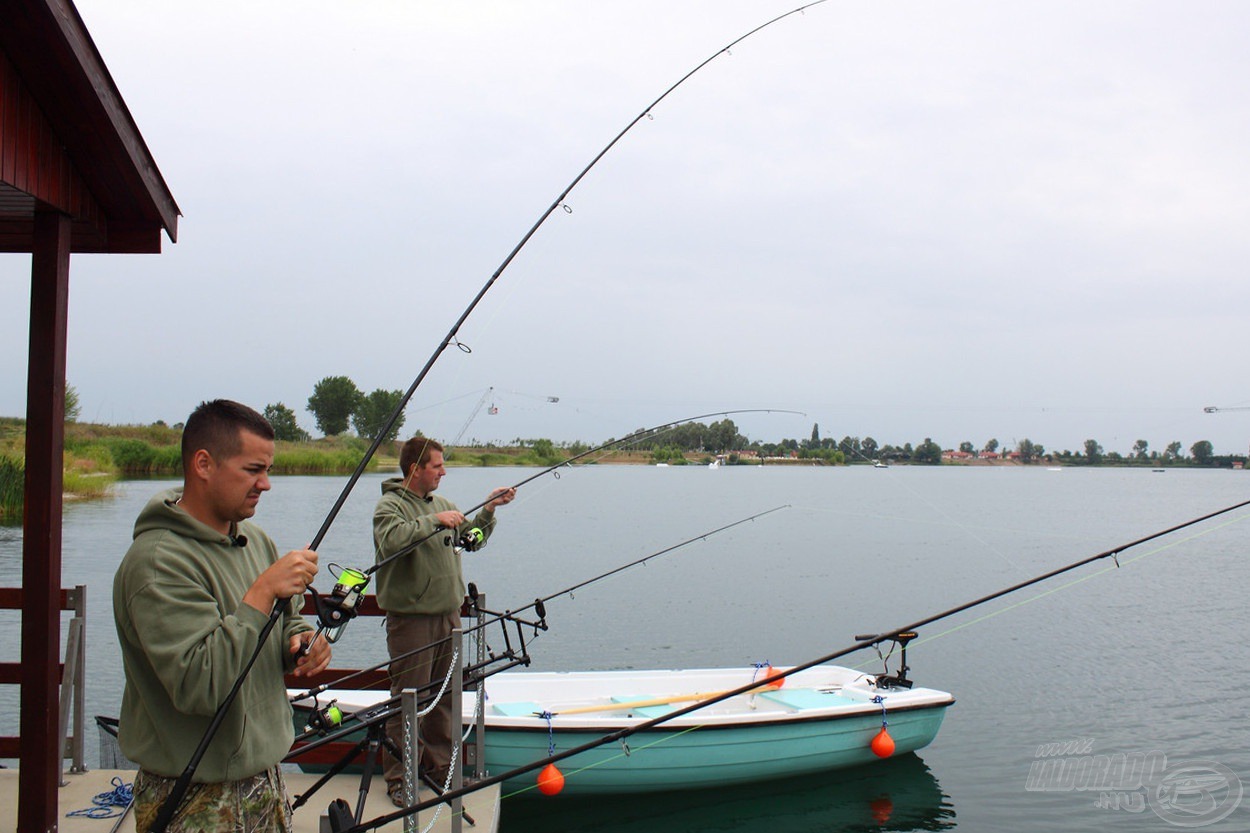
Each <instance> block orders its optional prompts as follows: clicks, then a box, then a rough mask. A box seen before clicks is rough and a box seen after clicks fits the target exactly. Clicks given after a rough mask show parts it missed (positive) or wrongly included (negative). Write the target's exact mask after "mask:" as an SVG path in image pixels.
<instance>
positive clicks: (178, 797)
mask: <svg viewBox="0 0 1250 833" xmlns="http://www.w3.org/2000/svg"><path fill="white" fill-rule="evenodd" d="M749 413H788V414H801V413H802V412H801V411H791V410H786V409H782V408H740V409H733V410H723V411H714V412H711V413H706V414H699V415H697V416H692V417H686V418H684V419H678V420H672V421H670V422H666V423H663V424H661V425H657V426H654V427H652V428H646V429H643V430H641V431H635V432H634V433H632V434H629V435H627V436H625V437H622V438H621V439H619V440H609V441H608V442H606V443H603V444H601V445H599V446H596V447H595V448H592V449H590V450H588V451H585V452H582V453H581V454H578V455H575V456H573V457H570V458H569V459H567V460H564V461H562V462H560V463H557V464H555V465H553V466H549V467H547V468H545V469H543V470H542V471H540V472H537V473H536V474H532V475H530V476H529V477H526V478H524V479H523V480H521V481H520V482H518V483H517V484H516V485H515V486H513V487H511V488H513V489H517V488H520V487H521V486H524V485H526V484H527V483H531V482H533V481H534V480H537V479H538V478H540V477H543V476H544V475H547V474H550V473H552V472H556V471H557V470H558V469H561V468H564V467H566V466H571V465H572V464H573V463H575V462H576V461H578V460H581V459H584V458H586V457H588V456H590V455H592V454H596V453H598V452H600V451H603V450H605V449H608V448H612V447H613V446H619V445H624V444H628V443H631V442H639V441H641V440H642V439H645V438H647V437H649V436H654V435H656V434H659V433H662V432H664V431H667V430H670V429H672V428H674V427H676V426H678V425H682V424H685V423H688V422H694V421H696V420H700V419H707V418H709V417H714V416H732V415H736V414H749ZM489 502H490V498H488V499H487V500H485V501H483V502H482V503H479V504H477V505H476V506H474V507H473V508H471V509H470V510H469V512H474V511H476V510H478V509H481V508H482V507H483V506H485V505H486V504H487V503H489ZM765 514H766V513H765ZM718 531H719V530H718ZM441 532H442V529H441V528H440V529H436V530H434V531H433V532H431V533H430V534H428V535H426V536H425V537H423V538H420V539H418V540H417V541H414V542H413V543H411V544H409V545H407V546H405V547H404V548H403V549H401V550H400V551H398V552H396V553H395V554H394V555H392V556H390V557H389V558H387V559H386V560H385V561H383V562H379V563H378V564H375V565H374V566H373V567H370V568H369V569H368V570H365V571H360V570H351V569H345V570H343V571H342V572H341V573H340V574H339V576H338V577H337V581H336V583H335V586H334V589H333V590H332V591H331V593H330V594H329V595H328V596H325V597H323V596H321V595H319V594H318V593H317V591H316V589H314V588H313V587H311V586H309V588H308V590H309V592H310V593H311V595H312V597H313V602H314V604H315V606H316V608H317V618H318V627H317V629H316V630H315V631H314V633H313V637H312V639H310V640H309V641H308V642H306V643H305V644H304V647H303V648H302V649H301V650H300V652H299V656H303V655H304V654H305V653H307V651H308V649H309V648H310V647H311V646H312V644H313V642H315V641H316V640H317V639H318V638H320V637H321V635H322V634H323V633H325V632H326V631H328V630H335V631H337V630H339V629H341V628H342V627H343V626H345V625H346V624H347V622H348V621H349V620H351V619H352V618H354V617H355V616H356V609H357V607H358V606H359V604H360V601H361V599H362V598H363V597H364V591H365V589H366V588H367V586H368V583H369V579H370V577H371V576H372V575H373V573H375V572H376V571H377V570H378V569H379V568H381V567H382V566H383V565H384V564H386V563H389V562H390V561H393V560H394V559H395V558H398V557H400V556H401V555H405V554H407V553H409V552H412V551H413V550H415V549H416V548H417V547H418V546H419V545H420V544H422V543H424V542H425V541H427V540H429V539H430V538H432V537H433V536H435V535H438V534H440V533H441ZM479 534H480V533H479ZM477 540H478V541H480V540H481V539H480V537H479V538H478V539H477ZM693 540H697V539H693ZM465 544H466V545H468V546H469V547H470V548H472V547H473V546H474V544H473V542H472V541H471V540H470V541H466V542H465ZM309 549H313V545H309ZM649 557H654V556H649ZM290 602H291V600H290V599H278V600H276V601H275V602H274V606H273V609H272V610H271V611H270V614H269V618H268V619H267V620H266V622H265V626H264V627H263V628H262V629H261V631H260V633H259V634H258V636H257V639H256V649H255V650H254V651H253V653H252V656H251V658H250V659H249V660H248V662H247V664H246V666H245V667H244V668H243V671H242V672H241V673H240V674H239V677H238V678H237V679H236V680H235V682H234V685H233V686H231V688H230V691H229V692H227V694H226V696H225V698H224V699H223V700H222V702H221V705H220V706H218V708H217V711H216V713H215V714H214V715H213V719H212V721H211V722H210V723H209V726H208V729H207V730H206V731H205V733H204V736H203V737H202V738H201V739H200V743H199V745H198V746H197V747H196V749H195V751H194V752H193V753H192V755H191V760H190V761H189V762H188V763H187V767H186V769H184V770H183V772H182V774H181V775H180V776H179V777H178V780H177V781H176V782H175V784H174V789H173V790H172V791H171V792H170V794H169V796H168V798H167V799H166V801H165V804H163V805H162V807H161V812H160V813H159V814H158V815H157V818H156V821H155V822H154V823H153V826H152V830H153V833H164V830H165V828H166V826H168V824H169V822H170V821H171V820H172V819H173V816H174V812H175V811H176V809H177V806H178V804H179V803H181V801H182V798H183V796H185V794H186V791H187V790H188V789H189V788H190V786H191V778H192V777H193V776H194V775H195V771H196V770H197V769H198V768H199V765H200V761H202V760H203V758H204V755H205V754H207V752H208V746H209V744H210V743H211V742H212V739H213V737H214V736H215V735H216V734H217V731H218V729H220V727H221V724H222V722H223V721H224V720H225V717H226V713H227V712H228V711H229V709H230V707H231V706H232V705H233V704H234V701H235V699H236V698H237V697H238V694H239V691H240V690H242V687H243V682H244V680H245V679H246V678H247V675H248V674H249V673H250V672H251V669H252V666H253V665H254V664H255V663H256V660H257V658H258V657H259V656H260V652H261V650H262V649H263V648H264V646H265V643H266V641H267V640H268V638H269V635H270V633H271V632H272V631H273V629H274V627H275V626H276V625H277V623H278V620H279V619H280V618H281V617H282V612H283V610H284V609H285V607H286V605H289V604H290ZM539 604H541V602H539ZM336 638H337V637H336Z"/></svg>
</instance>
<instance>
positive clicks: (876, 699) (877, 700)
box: [872, 694, 890, 729]
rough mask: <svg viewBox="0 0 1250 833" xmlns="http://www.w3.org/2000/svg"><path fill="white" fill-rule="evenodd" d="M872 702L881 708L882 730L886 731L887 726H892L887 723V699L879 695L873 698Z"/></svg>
mask: <svg viewBox="0 0 1250 833" xmlns="http://www.w3.org/2000/svg"><path fill="white" fill-rule="evenodd" d="M872 702H874V703H876V704H877V705H879V706H880V707H881V728H882V729H884V728H885V727H886V726H888V725H890V724H888V723H886V720H885V698H884V697H882V696H881V695H880V694H878V695H877V696H876V697H874V698H872Z"/></svg>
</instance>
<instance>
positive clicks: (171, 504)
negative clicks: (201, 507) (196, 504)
mask: <svg viewBox="0 0 1250 833" xmlns="http://www.w3.org/2000/svg"><path fill="white" fill-rule="evenodd" d="M181 499H182V487H181V486H177V487H175V488H173V489H169V490H167V491H164V492H161V493H159V494H157V495H155V496H154V497H153V498H152V499H151V500H149V501H148V504H147V506H144V507H143V511H142V512H140V513H139V517H138V518H137V519H136V520H135V531H134V537H135V538H136V539H137V538H138V537H139V536H140V535H142V534H143V533H145V532H173V533H176V534H178V535H181V536H182V537H184V538H190V539H192V540H193V541H204V542H207V543H212V544H236V545H239V546H242V545H243V544H246V543H247V538H246V537H244V536H240V535H239V525H238V524H235V523H232V524H230V533H229V534H228V535H222V534H221V533H220V532H218V531H217V530H215V529H213V528H212V527H210V526H209V525H208V524H204V523H201V522H200V521H197V520H196V519H195V518H193V517H191V516H190V515H189V514H187V512H186V510H184V509H183V508H182V507H181V506H179V505H178V501H179V500H181ZM241 537H242V541H241V542H240V538H241Z"/></svg>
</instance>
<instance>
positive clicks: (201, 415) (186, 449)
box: [182, 399, 273, 471]
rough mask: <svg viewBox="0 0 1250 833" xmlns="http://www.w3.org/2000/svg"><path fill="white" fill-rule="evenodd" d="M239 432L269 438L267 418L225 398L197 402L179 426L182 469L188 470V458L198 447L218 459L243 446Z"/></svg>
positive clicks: (271, 433) (237, 450) (271, 432)
mask: <svg viewBox="0 0 1250 833" xmlns="http://www.w3.org/2000/svg"><path fill="white" fill-rule="evenodd" d="M240 431H247V432H249V433H252V434H255V435H256V436H258V437H261V438H262V439H266V440H272V439H273V426H272V425H270V424H269V420H267V419H265V418H264V417H263V416H261V415H260V414H258V413H256V412H255V411H253V410H252V409H251V408H249V407H247V406H246V405H241V404H239V403H238V402H232V401H231V400H229V399H213V400H211V401H209V402H201V403H200V404H199V406H198V407H197V408H196V409H195V410H194V411H192V412H191V416H189V417H187V424H186V426H184V427H183V429H182V470H183V471H188V470H189V469H190V467H191V458H192V457H193V456H194V455H195V452H197V451H199V450H200V449H201V448H202V449H204V450H205V451H207V452H208V453H209V454H211V455H213V456H214V457H216V458H217V459H219V460H224V459H225V458H227V457H231V456H233V455H235V454H238V453H239V449H240V448H241V447H242V445H243V443H242V440H241V439H240V437H239V432H240Z"/></svg>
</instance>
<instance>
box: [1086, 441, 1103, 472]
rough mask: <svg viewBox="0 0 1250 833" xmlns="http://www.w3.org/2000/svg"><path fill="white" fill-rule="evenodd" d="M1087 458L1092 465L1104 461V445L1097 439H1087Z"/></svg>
mask: <svg viewBox="0 0 1250 833" xmlns="http://www.w3.org/2000/svg"><path fill="white" fill-rule="evenodd" d="M1085 459H1086V461H1087V462H1088V463H1089V464H1090V465H1091V466H1092V465H1097V464H1098V463H1100V462H1102V446H1101V445H1099V444H1098V441H1097V440H1086V441H1085Z"/></svg>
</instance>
